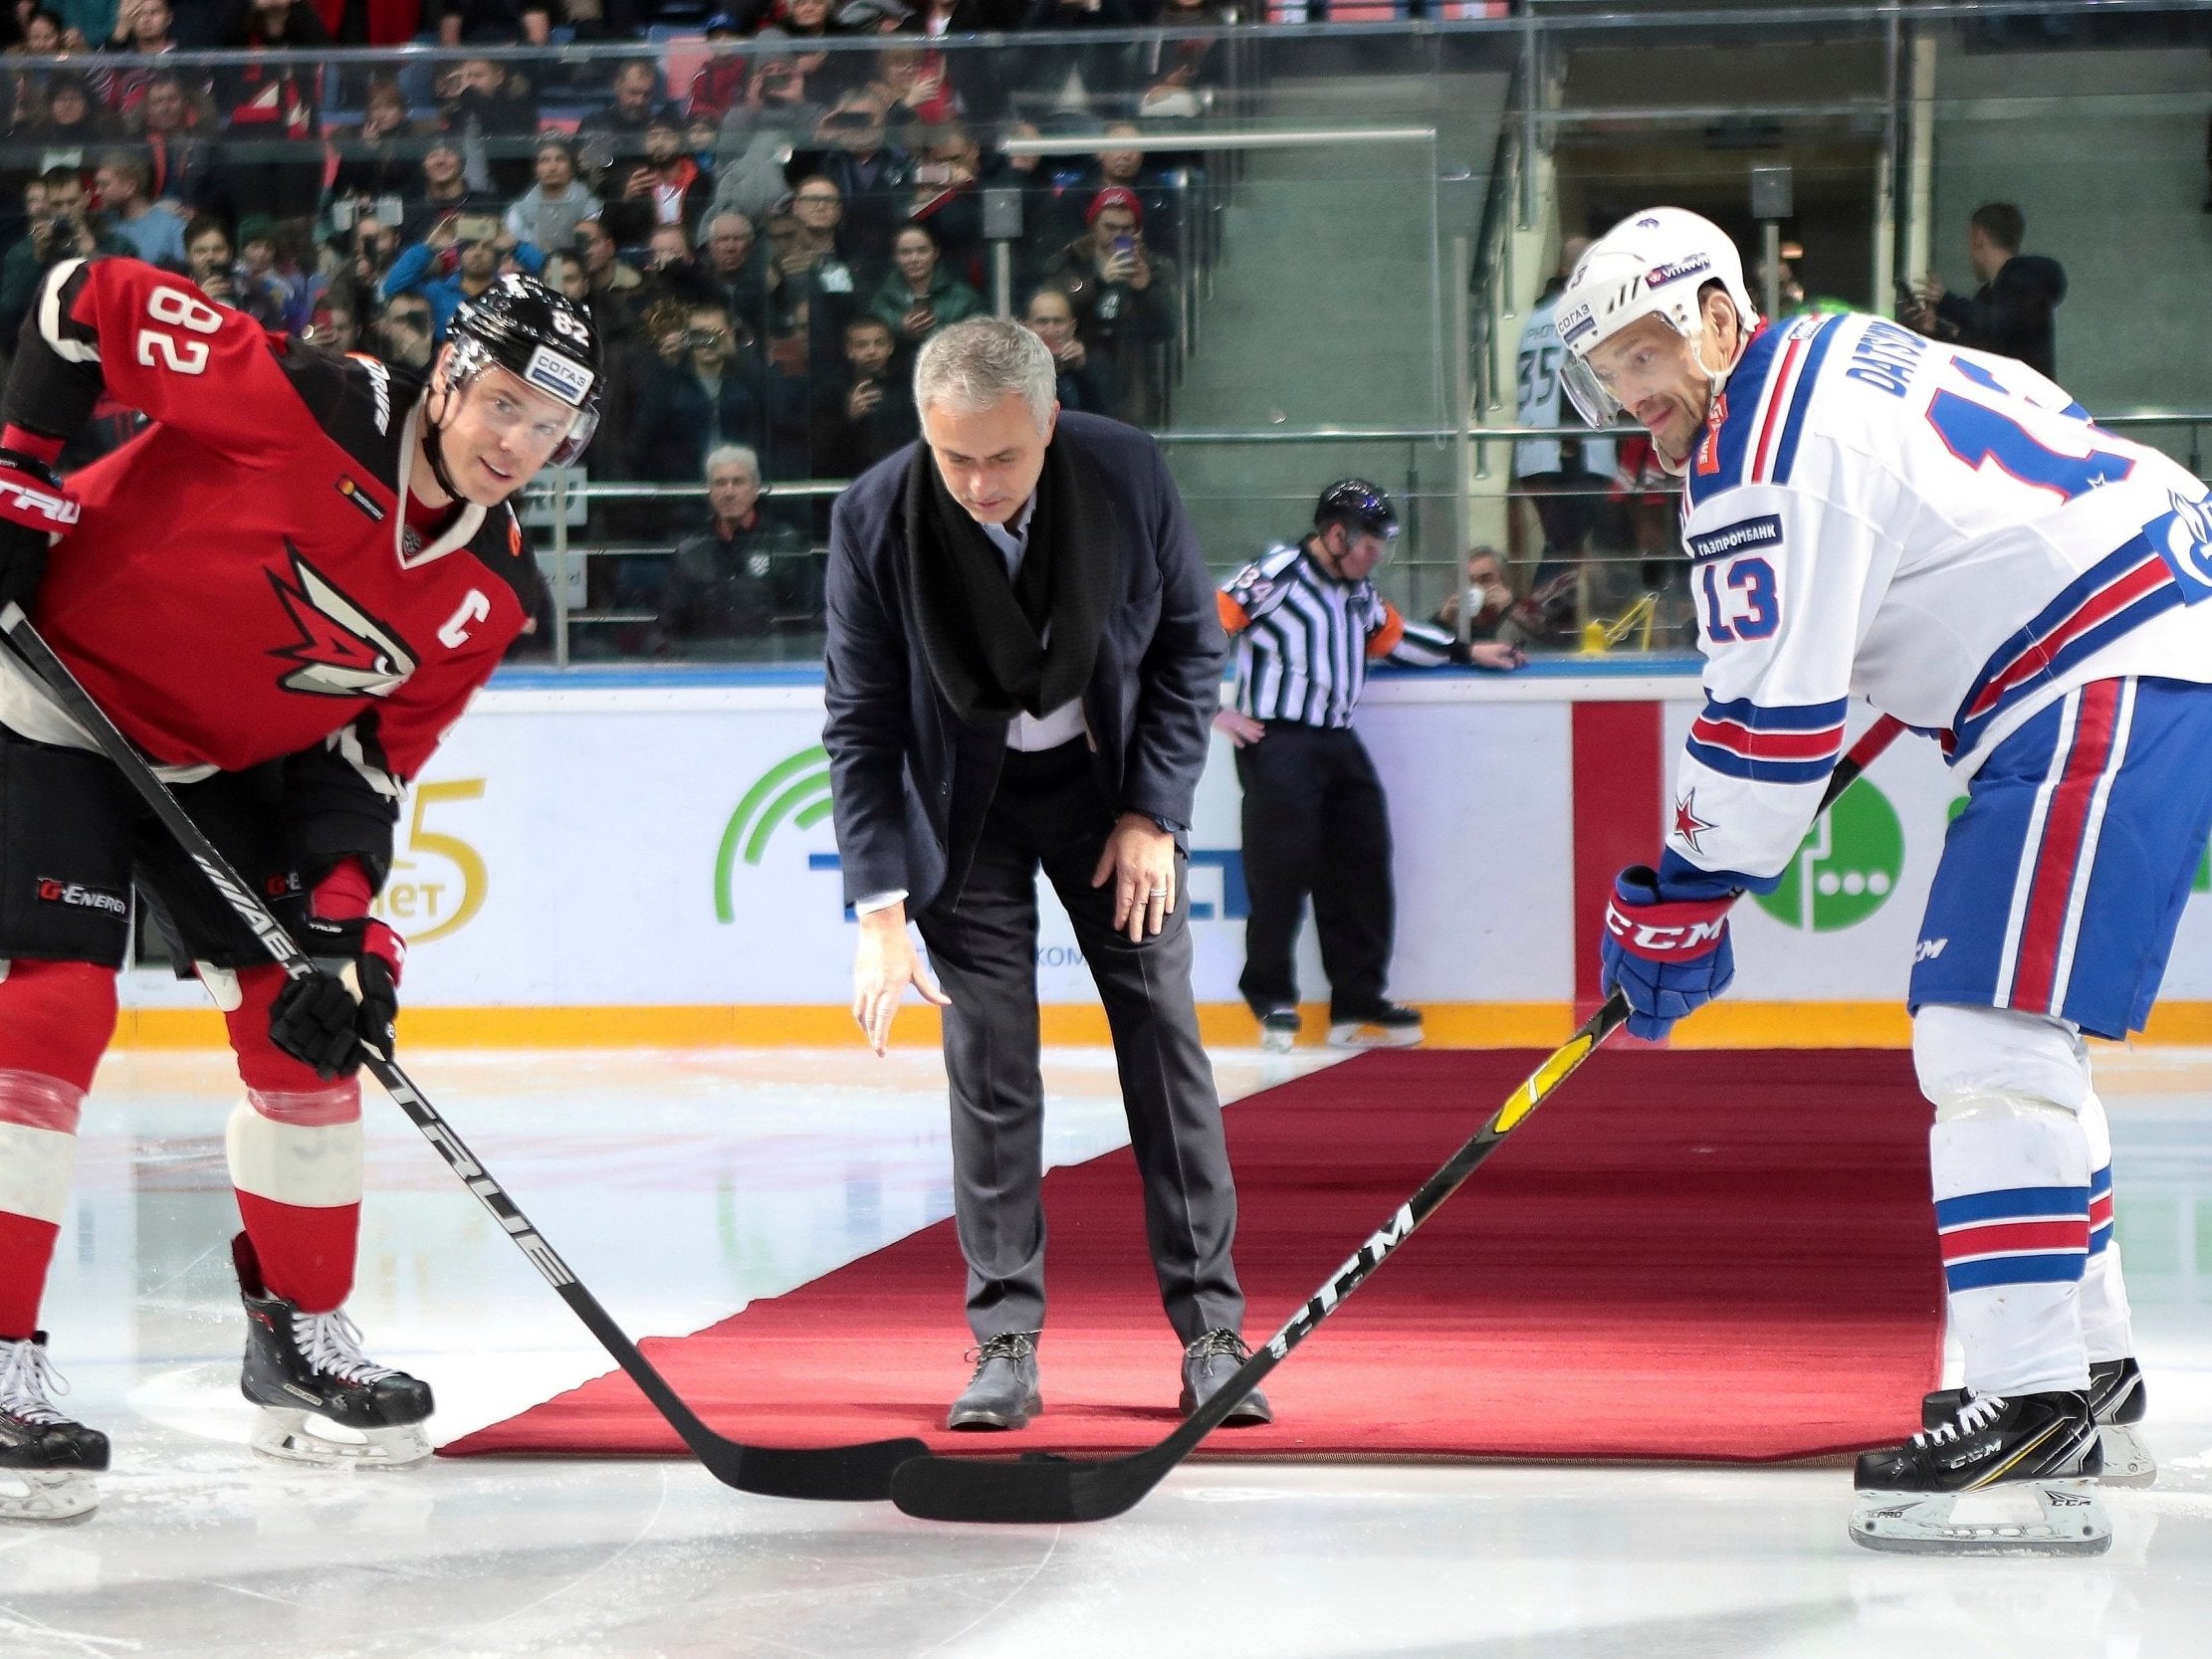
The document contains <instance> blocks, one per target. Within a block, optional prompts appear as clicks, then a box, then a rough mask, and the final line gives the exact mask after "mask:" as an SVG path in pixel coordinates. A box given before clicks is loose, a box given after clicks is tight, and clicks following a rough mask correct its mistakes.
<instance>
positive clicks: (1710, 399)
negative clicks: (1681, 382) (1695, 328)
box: [1652, 316, 1765, 478]
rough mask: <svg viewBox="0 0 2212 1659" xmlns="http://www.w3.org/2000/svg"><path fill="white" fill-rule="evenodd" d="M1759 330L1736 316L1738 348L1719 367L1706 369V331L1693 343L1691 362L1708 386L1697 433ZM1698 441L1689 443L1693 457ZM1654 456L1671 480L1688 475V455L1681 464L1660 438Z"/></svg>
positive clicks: (1705, 423) (1708, 420) (1655, 443)
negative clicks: (1703, 415)
mask: <svg viewBox="0 0 2212 1659" xmlns="http://www.w3.org/2000/svg"><path fill="white" fill-rule="evenodd" d="M1760 326H1761V327H1764V326H1765V324H1764V323H1761V324H1760ZM1709 327H1710V325H1709V324H1708V325H1707V328H1708V329H1709ZM1757 331H1758V330H1757V329H1755V328H1746V327H1745V326H1744V325H1743V318H1742V317H1740V316H1739V317H1737V318H1736V348H1735V350H1733V351H1731V352H1730V353H1729V354H1728V361H1727V362H1726V364H1724V365H1723V366H1722V367H1720V368H1707V367H1706V366H1705V357H1704V353H1703V351H1702V350H1701V349H1700V347H1701V345H1702V343H1703V339H1704V331H1702V330H1701V331H1700V333H1699V335H1698V338H1697V339H1696V340H1693V341H1691V343H1690V348H1689V350H1690V360H1691V361H1692V362H1694V363H1695V364H1696V365H1697V367H1698V369H1699V370H1700V371H1701V372H1702V373H1703V374H1704V376H1705V383H1706V393H1705V419H1704V420H1702V421H1699V422H1698V423H1697V430H1699V431H1700V432H1701V431H1703V430H1704V428H1705V426H1706V425H1707V423H1709V422H1710V421H1711V419H1712V411H1713V405H1714V404H1715V403H1716V402H1718V401H1719V399H1720V391H1721V388H1722V387H1723V386H1725V385H1727V384H1728V376H1729V375H1731V374H1733V373H1735V371H1736V365H1737V364H1738V363H1740V362H1742V361H1743V354H1744V352H1745V351H1746V350H1748V349H1749V348H1750V345H1751V336H1752V335H1753V334H1754V333H1756V332H1757ZM1696 450H1697V445H1696V442H1695V441H1694V440H1692V441H1691V444H1690V454H1692V455H1694V454H1695V453H1696ZM1652 453H1653V454H1654V455H1656V456H1658V457H1659V471H1660V472H1662V473H1664V474H1665V475H1666V476H1667V477H1668V478H1681V477H1683V476H1685V475H1686V474H1687V473H1688V472H1689V456H1688V455H1685V456H1683V457H1682V458H1681V459H1680V460H1679V461H1677V460H1675V459H1674V458H1673V457H1672V456H1670V455H1668V454H1667V453H1666V451H1665V450H1663V449H1661V448H1660V447H1659V441H1658V440H1657V439H1654V440H1653V442H1652Z"/></svg>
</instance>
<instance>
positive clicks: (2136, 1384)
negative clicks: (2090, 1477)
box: [1920, 1358, 2158, 1486]
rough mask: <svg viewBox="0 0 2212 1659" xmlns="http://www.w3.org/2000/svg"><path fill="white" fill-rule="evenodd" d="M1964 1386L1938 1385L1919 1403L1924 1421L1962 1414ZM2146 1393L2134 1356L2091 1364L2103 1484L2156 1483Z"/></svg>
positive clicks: (1925, 1425) (1923, 1423)
mask: <svg viewBox="0 0 2212 1659" xmlns="http://www.w3.org/2000/svg"><path fill="white" fill-rule="evenodd" d="M1968 1397H1969V1396H1968V1394H1967V1391H1966V1390H1965V1389H1964V1388H1938V1389H1936V1390H1935V1391H1934V1392H1933V1393H1931V1394H1929V1395H1928V1396H1927V1397H1926V1398H1925V1399H1923V1400H1922V1401H1921V1402H1920V1426H1921V1427H1922V1428H1934V1427H1936V1426H1937V1425H1939V1424H1941V1423H1944V1422H1947V1421H1949V1420H1950V1418H1952V1417H1953V1416H1955V1415H1957V1413H1958V1408H1959V1407H1960V1406H1962V1405H1964V1404H1965V1403H1966V1401H1967V1399H1968ZM2146 1402H2147V1394H2146V1392H2145V1387H2144V1383H2143V1372H2142V1367H2141V1366H2140V1365H2138V1364H2136V1363H2135V1361H2134V1360H2133V1359H2132V1358H2127V1359H2099V1360H2097V1361H2095V1362H2094V1363H2092V1364H2091V1366H2090V1410H2091V1412H2092V1413H2093V1414H2094V1415H2095V1416H2096V1418H2097V1444H2098V1450H2099V1451H2100V1452H2101V1453H2102V1454H2103V1458H2104V1472H2103V1473H2102V1474H2101V1475H2100V1476H2098V1477H2097V1479H2098V1483H2099V1484H2100V1485H2101V1486H2155V1485H2156V1484H2157V1483H2158V1460H2157V1459H2156V1458H2154V1457H2152V1456H2151V1455H2150V1447H2149V1446H2147V1445H2146V1444H2144V1442H2143V1437H2142V1435H2141V1433H2140V1432H2138V1431H2137V1430H2136V1428H2135V1426H2134V1425H2135V1424H2137V1423H2139V1422H2141V1421H2142V1420H2143V1411H2144V1409H2145V1405H2146Z"/></svg>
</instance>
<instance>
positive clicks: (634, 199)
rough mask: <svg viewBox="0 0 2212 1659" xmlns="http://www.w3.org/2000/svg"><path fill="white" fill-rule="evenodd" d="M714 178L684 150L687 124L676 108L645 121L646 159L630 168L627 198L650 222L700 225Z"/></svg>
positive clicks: (660, 112) (625, 192)
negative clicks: (642, 211) (684, 123)
mask: <svg viewBox="0 0 2212 1659" xmlns="http://www.w3.org/2000/svg"><path fill="white" fill-rule="evenodd" d="M713 189H714V180H713V178H711V177H710V176H709V175H708V174H706V173H704V172H702V171H701V170H700V167H699V163H698V162H697V161H694V160H693V159H692V158H691V157H690V156H688V155H686V154H685V153H684V127H683V121H682V119H681V117H679V116H678V115H677V114H676V113H675V112H674V111H673V110H668V109H662V110H658V111H656V112H655V113H654V115H653V117H652V118H651V119H650V120H649V121H647V122H646V123H645V158H644V160H642V161H640V162H639V163H638V164H637V165H636V166H634V167H632V168H631V169H630V170H629V176H628V177H627V179H626V180H625V181H624V182H623V186H622V195H623V198H624V199H625V200H626V201H628V202H630V203H632V204H634V205H635V206H636V207H638V208H641V209H643V210H644V212H645V213H646V214H647V215H649V217H648V218H647V219H646V223H647V224H651V225H681V226H683V227H684V228H686V229H687V230H688V229H689V228H690V227H691V226H693V225H696V224H697V223H698V222H699V220H700V217H701V216H702V215H703V214H704V213H705V212H706V210H707V199H708V197H709V196H710V195H711V194H712V193H713Z"/></svg>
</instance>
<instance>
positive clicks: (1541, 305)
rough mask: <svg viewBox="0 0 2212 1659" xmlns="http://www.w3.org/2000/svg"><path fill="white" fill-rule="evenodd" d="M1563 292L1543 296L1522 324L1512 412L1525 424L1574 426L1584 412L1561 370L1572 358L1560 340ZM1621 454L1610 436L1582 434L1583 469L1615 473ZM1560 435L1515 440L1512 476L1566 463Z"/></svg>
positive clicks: (1515, 360) (1608, 475) (1533, 473)
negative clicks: (1568, 392)
mask: <svg viewBox="0 0 2212 1659" xmlns="http://www.w3.org/2000/svg"><path fill="white" fill-rule="evenodd" d="M1558 318H1559V296H1558V295H1556V294H1554V295H1553V296H1551V298H1550V299H1548V300H1539V301H1538V302H1537V303H1536V305H1535V308H1534V309H1533V310H1531V311H1529V313H1528V323H1527V325H1526V326H1525V327H1523V328H1522V329H1521V342H1520V347H1519V349H1518V350H1517V351H1516V352H1515V353H1514V358H1513V368H1514V375H1515V381H1516V385H1517V388H1518V395H1517V396H1516V398H1515V399H1514V404H1513V418H1514V420H1515V421H1516V422H1517V423H1518V424H1520V425H1522V426H1573V425H1575V424H1576V422H1578V421H1579V420H1580V419H1581V418H1582V417H1581V416H1579V415H1578V414H1576V412H1575V409H1574V405H1573V404H1571V403H1569V402H1568V401H1567V398H1566V396H1565V389H1564V388H1563V387H1562V386H1561V385H1560V380H1559V371H1560V369H1561V367H1562V366H1563V365H1564V364H1565V363H1566V361H1567V348H1566V347H1565V346H1564V345H1562V344H1560V343H1559V321H1558ZM1615 461H1616V457H1615V453H1614V447H1613V440H1612V439H1611V438H1599V437H1595V436H1593V437H1589V438H1585V439H1583V440H1582V470H1583V471H1584V472H1586V473H1595V474H1597V476H1598V477H1600V478H1611V477H1612V476H1613V469H1614V465H1615ZM1565 465H1566V460H1565V457H1564V456H1563V455H1562V454H1561V453H1560V442H1559V440H1558V439H1557V438H1522V439H1520V440H1518V441H1517V442H1516V443H1515V444H1514V445H1513V476H1514V477H1515V478H1534V477H1536V476H1538V475H1540V474H1544V473H1556V472H1560V471H1562V470H1563V469H1564V468H1565Z"/></svg>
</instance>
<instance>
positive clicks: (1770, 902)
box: [1755, 778, 1904, 933]
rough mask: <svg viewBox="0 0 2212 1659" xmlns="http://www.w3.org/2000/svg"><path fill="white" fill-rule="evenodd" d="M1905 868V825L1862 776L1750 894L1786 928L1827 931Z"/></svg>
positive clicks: (1860, 909) (1884, 893)
mask: <svg viewBox="0 0 2212 1659" xmlns="http://www.w3.org/2000/svg"><path fill="white" fill-rule="evenodd" d="M1903 871H1904V826H1903V825H1902V824H1900V823H1899V822H1898V821H1897V811H1896V808H1895V807H1893V806H1891V805H1890V804H1889V800H1888V797H1887V796H1885V795H1883V794H1882V792H1881V791H1880V789H1877V788H1876V787H1875V786H1874V785H1873V784H1871V783H1869V782H1868V781H1867V780H1866V779H1865V778H1861V779H1860V780H1859V781H1858V782H1857V783H1855V784H1853V785H1852V786H1851V787H1850V788H1849V789H1847V790H1845V791H1844V793H1843V795H1842V796H1841V797H1839V798H1838V800H1837V802H1836V804H1835V805H1834V806H1833V807H1831V808H1829V810H1828V812H1827V813H1826V814H1825V815H1824V816H1822V817H1821V818H1820V819H1819V820H1818V821H1816V822H1815V823H1814V825H1813V828H1812V832H1811V833H1810V834H1808V835H1807V836H1806V837H1805V839H1804V841H1802V842H1801V843H1799V845H1798V849H1797V853H1796V855H1795V856H1794V857H1793V858H1792V859H1791V860H1790V862H1789V864H1788V866H1787V867H1786V868H1785V869H1784V870H1783V872H1782V885H1781V886H1780V887H1778V888H1776V889H1775V890H1774V891H1773V892H1772V893H1761V894H1757V895H1755V897H1756V898H1757V899H1758V902H1759V908H1760V909H1761V910H1763V911H1765V912H1766V913H1767V915H1769V916H1771V917H1773V918H1774V920H1775V921H1777V922H1779V923H1781V924H1782V926H1783V927H1785V928H1800V929H1803V930H1804V931H1805V932H1807V933H1835V932H1837V931H1838V930H1839V929H1843V928H1851V927H1856V926H1857V925H1858V924H1860V923H1862V922H1864V921H1866V920H1867V918H1868V917H1870V916H1872V915H1874V913H1875V912H1876V911H1878V910H1880V909H1881V907H1882V905H1883V904H1884V903H1886V902H1887V900H1888V898H1889V895H1890V894H1892V893H1894V892H1895V891H1896V887H1897V877H1898V876H1899V875H1901V874H1902V873H1903Z"/></svg>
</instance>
